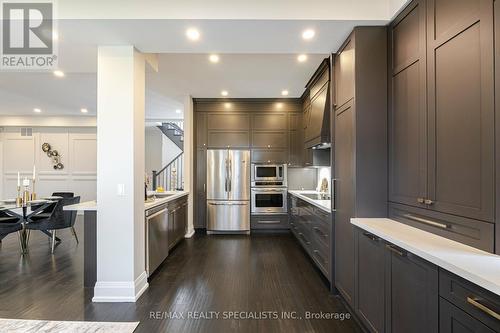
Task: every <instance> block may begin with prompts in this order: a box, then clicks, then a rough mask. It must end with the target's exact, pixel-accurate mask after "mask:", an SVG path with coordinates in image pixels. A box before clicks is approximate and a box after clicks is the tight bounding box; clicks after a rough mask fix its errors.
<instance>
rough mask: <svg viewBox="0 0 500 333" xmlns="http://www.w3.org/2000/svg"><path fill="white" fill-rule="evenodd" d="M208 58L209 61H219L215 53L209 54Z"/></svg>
mask: <svg viewBox="0 0 500 333" xmlns="http://www.w3.org/2000/svg"><path fill="white" fill-rule="evenodd" d="M208 59H209V60H210V62H213V63H214V64H216V63H218V62H219V56H218V55H217V54H211V55H210V56H209V57H208Z"/></svg>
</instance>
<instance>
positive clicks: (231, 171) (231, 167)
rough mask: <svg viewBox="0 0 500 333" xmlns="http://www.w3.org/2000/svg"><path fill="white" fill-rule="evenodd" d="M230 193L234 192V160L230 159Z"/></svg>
mask: <svg viewBox="0 0 500 333" xmlns="http://www.w3.org/2000/svg"><path fill="white" fill-rule="evenodd" d="M228 175H229V192H231V191H232V186H233V184H232V181H233V160H232V159H231V158H229V173H228Z"/></svg>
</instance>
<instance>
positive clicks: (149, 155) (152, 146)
mask: <svg viewBox="0 0 500 333" xmlns="http://www.w3.org/2000/svg"><path fill="white" fill-rule="evenodd" d="M163 136H164V135H163V133H162V132H161V131H160V130H159V129H158V128H156V127H146V148H145V155H146V173H147V174H148V175H152V174H153V170H156V171H158V170H161V168H163V166H164V165H165V164H164V163H163V156H162V155H163V148H162V147H163Z"/></svg>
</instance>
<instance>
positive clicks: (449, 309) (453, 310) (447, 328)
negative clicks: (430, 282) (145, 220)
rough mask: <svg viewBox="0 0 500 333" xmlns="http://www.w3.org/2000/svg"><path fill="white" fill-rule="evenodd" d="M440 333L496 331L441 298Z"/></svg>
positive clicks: (487, 332)
mask: <svg viewBox="0 0 500 333" xmlns="http://www.w3.org/2000/svg"><path fill="white" fill-rule="evenodd" d="M439 332H440V333H468V332H471V333H472V332H473V333H494V332H495V331H494V330H492V329H490V328H489V327H488V326H486V325H484V324H483V323H481V322H480V321H479V320H477V319H475V318H474V317H472V316H470V315H469V314H467V313H465V312H464V311H462V310H460V309H459V308H457V307H456V306H454V305H453V304H451V303H448V301H446V300H445V299H444V298H441V299H440V300H439ZM496 332H498V331H496Z"/></svg>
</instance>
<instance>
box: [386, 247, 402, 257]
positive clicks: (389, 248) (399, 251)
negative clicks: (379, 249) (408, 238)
mask: <svg viewBox="0 0 500 333" xmlns="http://www.w3.org/2000/svg"><path fill="white" fill-rule="evenodd" d="M385 247H386V248H387V249H388V250H389V251H391V252H394V253H396V254H397V255H399V256H401V257H406V252H404V251H403V250H401V249H399V248H398V247H396V245H392V244H387V245H386V246H385Z"/></svg>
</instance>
